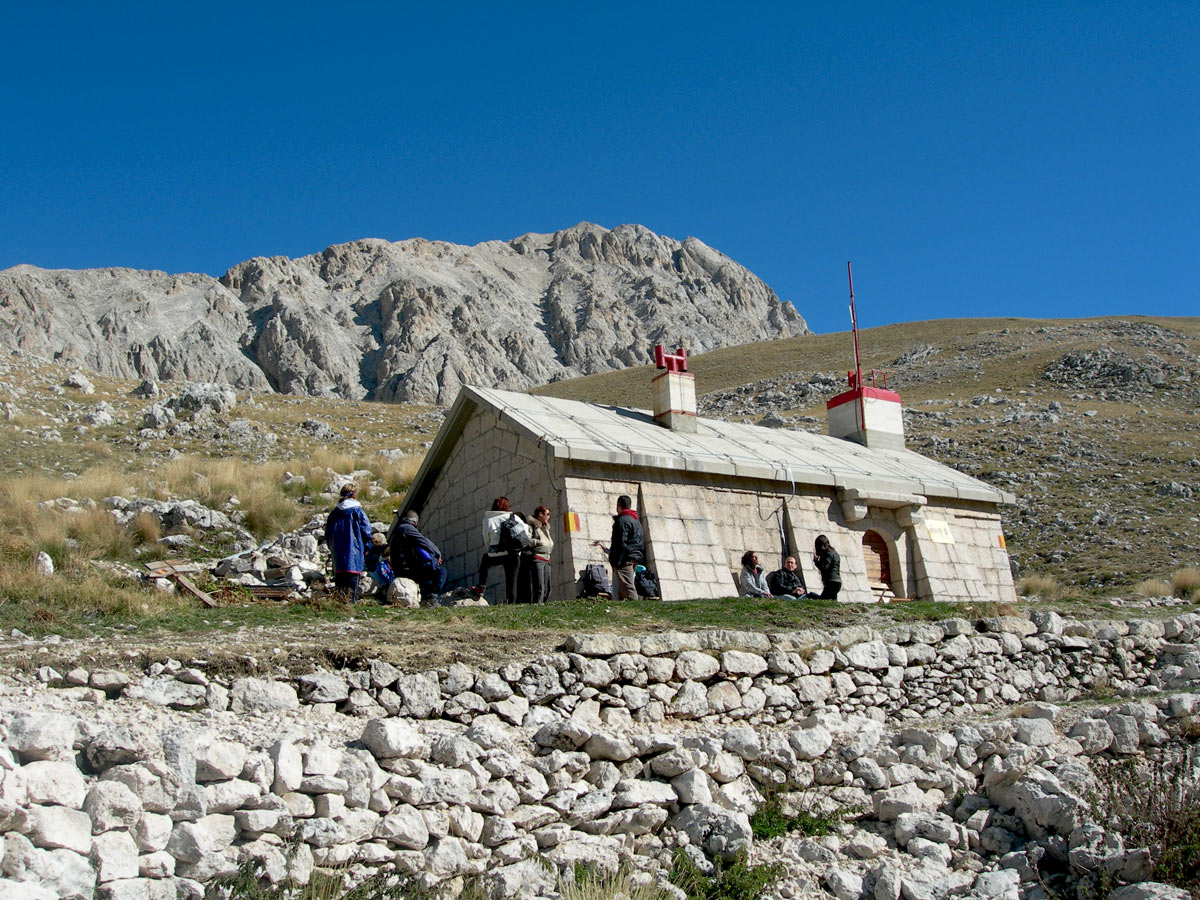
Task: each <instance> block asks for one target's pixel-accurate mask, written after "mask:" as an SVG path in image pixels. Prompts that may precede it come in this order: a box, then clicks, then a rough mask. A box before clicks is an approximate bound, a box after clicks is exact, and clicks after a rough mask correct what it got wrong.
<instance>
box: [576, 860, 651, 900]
mask: <svg viewBox="0 0 1200 900" xmlns="http://www.w3.org/2000/svg"><path fill="white" fill-rule="evenodd" d="M559 892H560V893H561V894H562V898H563V900H665V898H667V897H668V896H670V895H669V894H667V892H666V891H664V890H662V889H661V888H659V887H657V886H656V885H654V884H634V881H633V872H632V871H630V869H628V868H627V867H623V868H621V869H620V870H619V871H618V872H616V873H615V874H612V875H608V874H604V873H601V872H589V873H588V874H587V875H586V876H585V877H583V878H580V879H576V880H573V881H572V882H571V883H570V884H564V883H560V884H559Z"/></svg>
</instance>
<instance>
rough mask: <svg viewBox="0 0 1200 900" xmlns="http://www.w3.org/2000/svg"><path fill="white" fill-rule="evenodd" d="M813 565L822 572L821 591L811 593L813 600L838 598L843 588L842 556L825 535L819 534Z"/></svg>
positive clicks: (810, 596)
mask: <svg viewBox="0 0 1200 900" xmlns="http://www.w3.org/2000/svg"><path fill="white" fill-rule="evenodd" d="M813 565H814V566H816V567H817V571H818V572H820V573H821V593H820V594H813V593H810V594H809V595H808V596H809V599H812V600H836V599H837V595H838V591H840V590H841V589H842V558H841V557H840V556H838V552H837V551H836V550H834V549H833V547H832V546H831V545H830V543H829V538H827V537H825V535H823V534H822V535H818V537H817V540H816V542H815V544H814V547H813Z"/></svg>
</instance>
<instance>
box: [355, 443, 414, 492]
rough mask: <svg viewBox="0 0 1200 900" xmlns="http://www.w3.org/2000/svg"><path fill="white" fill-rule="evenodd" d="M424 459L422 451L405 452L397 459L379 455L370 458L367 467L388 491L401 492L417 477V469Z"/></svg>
mask: <svg viewBox="0 0 1200 900" xmlns="http://www.w3.org/2000/svg"><path fill="white" fill-rule="evenodd" d="M424 459H425V454H424V453H406V454H405V455H404V456H402V457H400V458H399V459H390V458H387V457H382V456H380V457H377V458H376V459H374V460H372V461H371V462H370V463H369V464H368V466H367V467H368V468H369V469H370V470H371V474H372V475H374V476H375V479H376V480H377V481H379V482H381V483H382V484H383V485H384V487H386V488H387V489H388V490H389V491H391V492H392V493H401V492H403V491H404V490H406V489H407V488H408V486H409V485H410V484H412V481H413V479H414V478H416V477H417V470H418V469H420V468H421V462H422V461H423V460H424Z"/></svg>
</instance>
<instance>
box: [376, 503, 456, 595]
mask: <svg viewBox="0 0 1200 900" xmlns="http://www.w3.org/2000/svg"><path fill="white" fill-rule="evenodd" d="M419 521H420V517H419V516H418V515H417V512H416V510H412V509H410V510H409V511H408V512H406V513H405V514H404V515H403V516H402V517H401V519H400V521H399V522H397V523H396V525H395V527H394V528H392V538H391V543H390V544H389V545H388V555H389V556H390V557H391V561H392V571H393V572H395V574H396V577H397V578H410V579H412V580H413V581H415V582H416V583H417V585H418V586H419V587H420V588H421V596H422V597H423V598H428V597H430V596H432V595H434V594H440V593H441V592H442V588H443V587H445V585H446V567H445V566H444V565H442V551H441V550H439V549H438V548H437V544H435V543H434V542H433V541H431V540H430V539H429V538H427V537H425V535H423V534H421V532H420V531H418V530H417V522H419Z"/></svg>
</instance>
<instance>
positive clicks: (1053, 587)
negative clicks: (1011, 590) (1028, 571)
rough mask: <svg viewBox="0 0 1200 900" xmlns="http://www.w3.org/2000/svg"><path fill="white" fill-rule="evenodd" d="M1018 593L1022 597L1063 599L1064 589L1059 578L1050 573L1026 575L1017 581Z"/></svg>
mask: <svg viewBox="0 0 1200 900" xmlns="http://www.w3.org/2000/svg"><path fill="white" fill-rule="evenodd" d="M1017 593H1018V594H1020V595H1021V596H1022V597H1039V598H1041V599H1042V600H1058V599H1061V597H1062V594H1063V591H1062V587H1061V585H1059V583H1058V580H1057V579H1056V578H1054V577H1052V576H1050V575H1026V576H1025V577H1024V578H1022V579H1021V580H1020V581H1018V582H1017Z"/></svg>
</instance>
